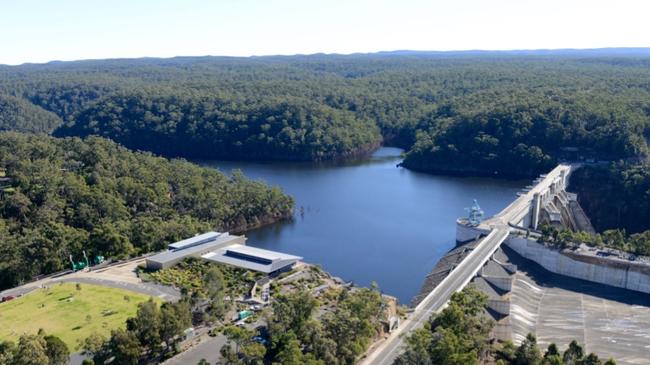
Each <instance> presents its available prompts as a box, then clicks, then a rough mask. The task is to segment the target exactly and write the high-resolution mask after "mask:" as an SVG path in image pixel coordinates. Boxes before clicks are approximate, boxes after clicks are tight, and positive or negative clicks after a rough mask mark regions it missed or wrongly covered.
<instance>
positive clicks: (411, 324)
mask: <svg viewBox="0 0 650 365" xmlns="http://www.w3.org/2000/svg"><path fill="white" fill-rule="evenodd" d="M508 233H509V231H508V229H507V228H503V227H498V228H495V229H494V230H492V232H490V234H489V235H488V236H486V237H485V238H484V239H483V241H482V242H481V243H480V244H479V245H478V246H477V247H476V248H475V249H474V250H473V251H472V252H471V253H470V254H469V255H468V256H467V257H466V258H465V259H464V260H463V261H462V262H461V263H460V264H459V265H458V266H457V267H456V268H455V269H454V270H453V271H452V272H451V273H450V274H449V275H447V277H446V278H445V279H444V280H443V281H442V282H441V283H440V284H439V285H438V286H437V287H436V288H435V289H434V290H433V291H432V292H431V293H430V294H429V295H428V296H427V297H426V298H424V300H423V301H422V302H421V303H420V304H419V305H418V306H417V307H416V308H415V310H414V311H413V313H412V314H411V315H410V317H409V319H408V320H406V321H405V322H404V323H403V324H402V326H400V327H399V328H398V329H397V330H396V331H394V332H393V333H392V334H391V335H390V337H388V339H387V340H386V341H385V342H384V343H383V344H382V345H380V346H379V347H378V348H377V349H376V350H375V351H373V352H372V353H371V354H370V355H369V356H368V357H367V358H366V359H364V360H363V361H362V362H361V363H362V364H376V365H389V364H392V363H393V362H394V361H395V359H396V358H397V356H398V355H399V353H400V351H401V348H402V345H403V343H404V337H405V336H403V334H404V335H406V334H408V333H410V332H411V331H413V330H415V329H417V328H420V327H422V326H423V325H424V323H425V322H426V321H428V320H429V318H430V317H431V315H432V314H433V313H436V312H438V311H439V310H441V309H442V308H444V306H445V305H446V303H447V301H448V300H449V298H450V297H451V295H452V294H453V293H455V292H457V291H459V290H461V289H462V288H463V287H465V285H467V283H469V282H470V281H471V280H472V278H473V277H474V276H475V275H476V273H477V272H478V270H480V268H481V267H483V265H484V264H485V262H487V260H488V259H489V258H490V257H491V256H492V254H493V253H494V251H496V249H497V248H499V246H500V245H501V243H502V242H503V241H504V240H505V239H506V238H507V237H508Z"/></svg>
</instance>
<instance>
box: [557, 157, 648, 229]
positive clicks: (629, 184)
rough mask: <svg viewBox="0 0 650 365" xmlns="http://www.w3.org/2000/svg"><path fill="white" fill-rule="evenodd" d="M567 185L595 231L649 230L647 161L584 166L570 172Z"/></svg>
mask: <svg viewBox="0 0 650 365" xmlns="http://www.w3.org/2000/svg"><path fill="white" fill-rule="evenodd" d="M569 188H570V190H572V191H574V192H576V193H577V194H578V199H579V202H580V205H581V206H582V207H583V208H584V209H585V212H586V213H587V215H588V216H589V219H590V220H591V223H592V224H593V225H594V228H596V230H597V231H605V230H609V229H624V230H625V231H626V232H627V233H628V234H632V233H639V232H642V231H644V230H650V162H645V163H640V164H630V163H615V164H611V165H610V166H608V167H602V166H600V167H599V166H586V167H584V168H581V169H578V170H577V171H575V172H574V173H573V174H572V175H571V182H570V185H569ZM649 233H650V232H649Z"/></svg>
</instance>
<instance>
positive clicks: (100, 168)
mask: <svg viewBox="0 0 650 365" xmlns="http://www.w3.org/2000/svg"><path fill="white" fill-rule="evenodd" d="M0 171H1V172H2V175H3V177H2V181H0V184H2V186H0V189H1V190H0V288H5V287H11V286H14V285H16V284H18V283H20V282H21V281H24V280H26V279H29V278H31V277H32V276H34V275H38V274H43V273H50V272H54V271H58V270H61V269H64V268H66V267H67V265H68V257H69V255H73V256H74V257H76V258H77V259H80V258H81V255H82V250H85V251H87V253H88V255H89V256H93V255H103V256H106V257H113V258H121V257H127V256H132V255H138V254H142V253H147V252H151V251H155V250H160V249H162V248H164V247H166V245H167V244H168V243H170V242H174V241H177V240H180V239H183V238H187V237H190V236H192V235H194V234H196V233H199V232H203V231H207V230H213V229H214V230H221V231H226V230H243V229H247V228H251V227H255V226H257V225H260V224H262V223H268V222H272V221H275V220H278V219H282V218H286V217H289V216H290V215H291V212H292V209H293V200H292V199H291V198H290V197H288V196H286V195H284V194H283V193H282V192H281V190H280V189H279V188H275V187H274V188H270V187H268V186H266V185H265V184H263V183H261V182H257V181H251V180H249V179H247V178H245V177H244V176H243V175H242V174H241V173H234V174H233V175H231V176H227V175H225V174H223V173H221V172H219V171H217V170H214V169H210V168H202V167H199V166H196V165H194V164H191V163H188V162H186V161H183V160H167V159H164V158H160V157H154V156H152V155H151V154H147V153H134V152H131V151H129V150H127V149H126V148H123V147H120V146H118V145H117V144H115V143H113V142H111V141H108V140H106V139H103V138H98V137H90V138H87V139H85V140H81V139H79V138H63V139H58V138H52V137H47V136H37V135H25V134H17V133H8V132H5V133H0Z"/></svg>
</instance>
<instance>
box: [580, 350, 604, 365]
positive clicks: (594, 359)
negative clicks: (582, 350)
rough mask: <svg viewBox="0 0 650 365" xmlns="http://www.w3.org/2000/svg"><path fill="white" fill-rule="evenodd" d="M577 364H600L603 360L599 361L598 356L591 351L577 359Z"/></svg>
mask: <svg viewBox="0 0 650 365" xmlns="http://www.w3.org/2000/svg"><path fill="white" fill-rule="evenodd" d="M578 364H579V365H602V364H603V362H602V361H600V359H599V358H598V356H597V355H596V354H594V353H593V352H592V353H590V354H589V355H587V357H585V358H584V359H582V360H580V361H578Z"/></svg>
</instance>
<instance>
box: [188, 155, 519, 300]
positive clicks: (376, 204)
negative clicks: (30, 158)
mask: <svg viewBox="0 0 650 365" xmlns="http://www.w3.org/2000/svg"><path fill="white" fill-rule="evenodd" d="M401 152H402V150H400V149H397V148H390V147H383V148H380V149H379V150H377V151H376V152H375V153H374V154H372V155H371V156H369V157H367V158H364V159H360V160H356V161H352V162H345V163H325V164H323V163H320V164H319V163H295V162H291V163H289V162H242V161H204V160H201V161H194V162H196V163H199V164H201V165H203V166H210V167H214V168H218V169H219V170H221V171H223V172H226V173H230V172H231V171H232V170H233V169H240V170H242V171H243V172H244V174H245V175H246V176H248V177H250V178H253V179H259V180H262V181H264V182H266V183H268V184H270V185H277V186H279V187H281V188H282V190H283V191H284V192H286V193H288V194H290V195H292V196H293V197H294V199H295V201H296V209H295V215H294V219H293V220H292V221H287V222H279V223H275V224H272V225H268V226H265V227H262V228H259V229H255V230H251V231H248V232H246V236H247V237H248V241H247V244H248V245H251V246H254V247H260V248H266V249H270V250H277V251H282V252H286V253H291V254H295V255H299V256H303V257H304V259H305V261H306V262H310V263H314V264H320V265H321V266H322V267H323V269H325V270H327V271H328V272H330V273H331V274H333V275H335V276H339V277H341V278H342V279H344V280H346V281H347V280H350V281H353V282H354V283H355V284H357V285H361V286H368V285H370V284H371V283H372V282H373V281H374V282H376V283H377V284H378V285H379V288H380V289H381V290H382V291H383V292H384V293H386V294H390V295H394V296H396V297H397V298H398V299H399V301H400V303H403V304H408V303H409V302H410V301H411V298H412V297H413V296H414V295H416V294H417V293H418V291H419V290H420V286H421V285H422V282H423V281H424V278H425V276H426V275H427V274H428V273H429V271H430V270H431V269H432V268H433V267H434V266H435V264H436V262H437V261H438V260H439V259H440V258H441V257H442V256H443V255H444V254H445V253H446V252H447V251H448V250H450V249H451V248H453V247H454V245H455V232H456V231H455V229H456V228H455V221H456V218H458V217H460V216H465V215H466V214H467V212H466V211H465V209H464V208H465V207H469V206H470V205H471V204H472V199H477V200H478V202H479V204H480V205H481V208H483V210H484V211H485V214H486V216H490V215H493V214H495V213H497V212H499V211H500V210H501V209H503V208H505V207H506V206H507V205H508V204H509V203H510V202H511V201H512V200H514V199H515V198H516V192H517V191H519V190H520V189H521V188H522V187H524V186H525V185H526V181H522V180H503V179H492V178H471V177H454V176H441V175H430V174H423V173H417V172H413V171H410V170H407V169H405V168H401V167H397V164H398V163H399V162H401V157H400V153H401Z"/></svg>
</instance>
